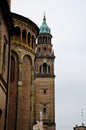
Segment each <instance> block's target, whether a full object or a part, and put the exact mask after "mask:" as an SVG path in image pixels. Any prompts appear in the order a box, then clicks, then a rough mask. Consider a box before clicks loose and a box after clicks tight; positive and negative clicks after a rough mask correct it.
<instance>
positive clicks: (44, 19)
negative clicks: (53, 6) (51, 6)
mask: <svg viewBox="0 0 86 130" xmlns="http://www.w3.org/2000/svg"><path fill="white" fill-rule="evenodd" d="M43 23H45V24H46V17H45V10H44V18H43Z"/></svg>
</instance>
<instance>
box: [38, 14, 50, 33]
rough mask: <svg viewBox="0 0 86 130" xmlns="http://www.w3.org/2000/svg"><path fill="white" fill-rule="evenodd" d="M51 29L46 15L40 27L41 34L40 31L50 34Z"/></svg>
mask: <svg viewBox="0 0 86 130" xmlns="http://www.w3.org/2000/svg"><path fill="white" fill-rule="evenodd" d="M50 32H51V30H50V28H49V27H48V25H47V23H46V18H45V15H44V18H43V23H42V25H41V27H40V29H39V34H40V33H48V34H50Z"/></svg>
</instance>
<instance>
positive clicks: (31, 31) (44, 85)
mask: <svg viewBox="0 0 86 130" xmlns="http://www.w3.org/2000/svg"><path fill="white" fill-rule="evenodd" d="M1 1H2V0H1ZM3 1H4V2H8V4H9V6H10V0H8V1H6V0H3ZM9 6H8V10H10V9H9ZM5 13H7V12H5ZM8 14H9V15H8V16H9V17H8V19H9V18H10V19H11V21H10V22H9V21H8V22H7V21H5V19H4V17H5V16H4V17H3V15H4V13H3V10H2V6H0V20H1V21H0V130H32V129H33V124H35V122H36V121H37V120H39V112H40V111H41V112H42V113H43V129H44V130H55V102H54V101H55V97H54V96H55V95H54V93H55V92H54V86H55V85H54V78H55V75H54V58H55V56H54V52H53V50H52V44H51V38H52V35H51V34H50V33H49V34H46V33H43V34H42V33H41V34H40V33H39V32H40V29H39V28H38V26H37V25H36V24H35V23H34V22H32V21H31V20H30V19H28V18H26V17H23V16H21V15H18V14H15V13H10V11H9V12H8ZM13 24H14V28H13ZM10 30H13V31H12V33H11V31H10ZM10 34H12V35H10ZM36 39H37V40H38V42H37V43H36ZM5 51H6V53H4V52H5ZM2 100H3V102H2Z"/></svg>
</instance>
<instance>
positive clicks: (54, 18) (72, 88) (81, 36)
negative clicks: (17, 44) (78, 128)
mask: <svg viewBox="0 0 86 130" xmlns="http://www.w3.org/2000/svg"><path fill="white" fill-rule="evenodd" d="M11 3H12V6H11V11H12V12H15V13H18V14H21V15H23V16H25V17H28V18H29V19H31V20H32V21H33V22H35V23H36V24H37V25H38V26H39V27H40V25H41V24H42V21H43V15H44V11H45V13H46V20H47V24H48V25H49V27H50V28H51V34H52V35H53V38H52V44H53V49H54V50H55V56H56V59H55V75H56V78H55V103H56V128H57V129H58V130H72V129H73V127H74V126H75V125H76V124H78V125H81V123H82V116H81V109H83V122H84V124H86V0H12V2H11Z"/></svg>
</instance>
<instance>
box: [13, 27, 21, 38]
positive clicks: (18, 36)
mask: <svg viewBox="0 0 86 130" xmlns="http://www.w3.org/2000/svg"><path fill="white" fill-rule="evenodd" d="M14 37H15V39H17V40H20V28H19V27H18V26H17V27H15V28H14Z"/></svg>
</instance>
